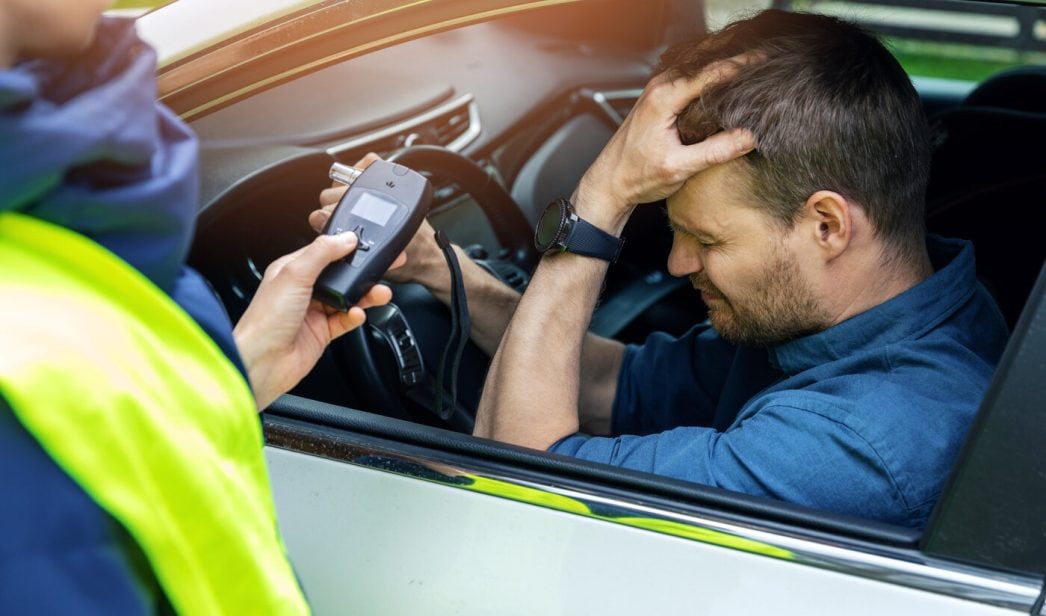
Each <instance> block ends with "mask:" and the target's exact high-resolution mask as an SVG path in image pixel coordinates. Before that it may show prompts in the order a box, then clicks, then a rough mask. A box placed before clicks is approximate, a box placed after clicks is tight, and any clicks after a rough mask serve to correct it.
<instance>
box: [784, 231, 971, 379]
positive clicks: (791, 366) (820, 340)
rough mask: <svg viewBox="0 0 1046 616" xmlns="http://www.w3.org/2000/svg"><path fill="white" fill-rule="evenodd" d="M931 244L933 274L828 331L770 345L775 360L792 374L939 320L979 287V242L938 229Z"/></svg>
mask: <svg viewBox="0 0 1046 616" xmlns="http://www.w3.org/2000/svg"><path fill="white" fill-rule="evenodd" d="M926 245H927V249H928V250H929V253H930V260H931V262H932V263H933V265H934V267H935V269H936V271H935V273H934V274H933V275H932V276H930V277H929V278H927V279H926V280H924V281H922V282H920V283H919V284H917V285H915V286H914V287H912V288H910V289H908V290H907V291H905V292H903V293H901V294H900V295H897V296H896V297H893V298H891V299H889V300H887V301H885V302H883V303H881V304H879V305H878V306H875V307H874V308H871V309H869V310H866V311H865V312H862V313H861V314H858V315H856V316H853V317H851V318H849V319H847V320H845V321H843V322H842V323H839V324H837V325H834V326H832V327H829V328H828V329H826V330H824V331H822V332H818V333H816V334H811V335H809V336H805V337H803V338H799V339H797V340H792V341H790V342H786V343H784V344H780V345H777V346H775V347H772V348H770V349H769V355H770V362H771V363H772V364H773V365H774V366H775V367H776V368H777V369H779V370H781V371H783V372H785V373H786V374H798V373H800V372H802V371H804V370H808V369H810V368H813V367H814V366H818V365H821V364H824V363H827V362H831V361H835V360H838V359H841V358H843V357H847V356H851V355H854V354H856V353H860V352H862V351H867V350H870V349H874V348H880V347H882V346H885V345H888V344H892V343H895V342H898V341H901V340H904V339H906V338H911V337H915V336H918V335H920V334H922V333H924V332H926V331H928V330H930V329H932V328H933V327H935V326H937V325H938V324H939V323H940V322H941V321H943V320H945V319H946V318H947V317H948V316H950V315H951V314H952V313H954V312H955V311H956V310H957V309H958V308H959V306H961V305H962V304H963V303H964V302H965V301H966V300H967V299H969V297H970V296H971V295H972V294H973V292H974V290H975V289H976V285H977V277H976V274H975V268H974V256H973V245H972V244H971V243H970V242H968V241H966V240H958V239H945V238H942V237H938V236H933V235H931V236H928V237H927V241H926Z"/></svg>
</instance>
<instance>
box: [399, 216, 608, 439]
mask: <svg viewBox="0 0 1046 616" xmlns="http://www.w3.org/2000/svg"><path fill="white" fill-rule="evenodd" d="M432 236H433V231H432V228H431V227H430V226H429V225H428V223H425V224H424V225H423V226H422V228H421V230H420V231H419V232H418V238H417V239H416V240H415V241H414V242H413V244H426V243H428V241H429V240H430V239H431V238H432ZM431 243H432V246H431V247H424V246H422V247H420V250H417V251H411V249H408V261H407V263H408V265H407V266H406V267H405V268H403V269H405V270H410V271H409V272H404V271H401V270H397V271H396V272H390V273H389V277H390V278H391V279H394V280H406V279H410V280H413V281H414V282H418V283H420V284H422V285H424V286H425V287H426V288H427V289H428V290H429V291H431V292H432V294H433V295H435V296H436V297H437V298H439V300H440V301H442V302H443V303H445V304H447V305H450V296H451V283H450V271H449V269H448V268H447V264H446V261H445V260H444V258H443V254H442V253H441V252H440V251H439V249H438V247H437V246H436V244H435V241H434V240H433V241H432V242H431ZM413 244H412V247H414V248H419V247H418V246H413ZM454 251H455V252H456V253H457V256H458V262H459V263H460V264H461V274H462V280H463V282H464V286H465V295H466V297H467V298H468V304H469V316H470V318H471V319H472V340H473V341H474V342H475V343H476V345H477V346H479V347H480V348H481V349H483V351H484V352H486V353H487V354H488V355H492V356H493V355H495V353H496V351H497V349H498V345H499V344H500V343H501V340H502V338H503V337H504V335H505V331H506V330H507V329H508V327H509V321H510V320H511V319H512V315H513V314H514V313H515V312H516V307H517V306H518V305H519V301H520V294H519V293H518V292H517V291H516V290H515V289H513V288H511V287H509V286H508V285H506V284H505V283H503V282H501V281H500V280H498V279H497V278H495V277H494V276H492V275H491V274H490V272H488V271H487V270H485V269H483V268H482V267H480V265H479V264H477V263H476V262H475V261H473V260H471V259H469V258H468V256H467V255H465V252H464V251H463V250H462V249H461V248H460V247H458V246H454ZM422 252H423V254H424V255H426V256H421V254H417V253H422ZM412 261H414V262H419V263H416V265H417V267H414V268H412ZM530 284H531V285H533V284H534V283H533V281H531V283H530ZM556 320H558V319H557V317H555V316H554V315H553V316H551V318H550V319H549V325H552V326H554V322H555V321H556ZM585 329H587V323H586V324H585V326H583V327H582V329H581V331H582V333H583V335H582V344H581V351H580V355H579V363H578V364H575V365H580V366H581V370H582V377H583V378H582V380H581V382H580V384H579V396H580V399H579V404H576V405H575V406H574V408H576V409H578V413H579V417H578V418H577V419H578V420H579V421H580V423H581V425H583V426H584V427H585V430H586V431H587V432H589V433H590V434H609V433H610V421H611V417H610V415H611V407H612V405H613V402H614V396H615V392H616V391H617V376H618V373H619V372H620V369H621V360H622V358H623V357H624V354H625V346H624V345H623V344H621V343H620V342H618V341H616V340H611V339H608V338H602V337H600V336H597V335H595V334H592V333H588V332H585V331H584V330H585Z"/></svg>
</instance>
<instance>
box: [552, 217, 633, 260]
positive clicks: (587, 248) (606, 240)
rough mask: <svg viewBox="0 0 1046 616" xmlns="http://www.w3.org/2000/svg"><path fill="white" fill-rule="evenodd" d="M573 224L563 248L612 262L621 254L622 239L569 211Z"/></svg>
mask: <svg viewBox="0 0 1046 616" xmlns="http://www.w3.org/2000/svg"><path fill="white" fill-rule="evenodd" d="M571 217H572V218H573V224H572V225H570V231H569V232H568V234H567V237H566V239H565V240H563V249H564V250H566V251H567V252H572V253H574V254H579V255H584V256H586V257H595V258H597V259H603V260H604V261H609V262H611V263H614V262H616V261H617V257H618V255H619V254H621V246H622V245H624V243H625V242H624V240H622V239H621V238H619V237H617V236H615V235H611V234H609V233H607V232H606V231H604V230H602V229H600V228H599V227H597V226H595V225H593V224H592V223H590V222H588V221H586V220H584V219H582V218H581V217H579V216H578V215H577V214H574V213H573V212H571Z"/></svg>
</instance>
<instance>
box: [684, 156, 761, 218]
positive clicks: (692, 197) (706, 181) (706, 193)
mask: <svg viewBox="0 0 1046 616" xmlns="http://www.w3.org/2000/svg"><path fill="white" fill-rule="evenodd" d="M744 174H745V171H744V170H743V169H741V168H739V165H738V161H732V162H730V163H724V164H721V165H716V166H715V167H710V168H708V169H706V170H704V171H701V172H699V173H697V174H696V175H694V176H692V177H691V178H690V179H689V180H687V181H686V182H685V183H684V184H683V185H682V186H681V187H680V189H679V190H678V191H676V192H675V193H674V194H672V195H671V196H670V197H669V198H668V199H667V200H666V202H667V205H668V208H667V209H668V217H669V220H670V221H671V222H672V224H673V225H675V226H678V227H681V228H683V229H686V230H688V231H692V232H703V233H707V234H711V235H720V234H724V233H728V232H729V231H730V230H731V229H735V228H738V227H747V226H749V224H752V223H755V222H763V223H765V222H767V220H766V219H767V213H766V212H765V210H764V209H763V208H760V207H757V206H756V205H755V203H754V198H755V197H754V196H753V195H752V194H751V192H750V190H749V182H748V181H747V179H746V176H745V175H744Z"/></svg>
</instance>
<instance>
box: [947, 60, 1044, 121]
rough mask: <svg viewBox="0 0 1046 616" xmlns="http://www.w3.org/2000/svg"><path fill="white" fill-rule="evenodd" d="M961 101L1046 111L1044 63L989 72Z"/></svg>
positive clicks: (975, 104)
mask: <svg viewBox="0 0 1046 616" xmlns="http://www.w3.org/2000/svg"><path fill="white" fill-rule="evenodd" d="M963 104H964V105H968V106H976V107H1003V108H1006V109H1013V110H1015V111H1027V112H1031V113H1046V66H1022V67H1020V68H1014V69H1009V70H1006V71H1003V72H1001V73H998V74H997V75H993V76H992V77H989V78H988V79H986V80H985V81H984V82H983V83H981V84H980V85H978V86H977V87H976V88H974V90H973V92H970V94H969V95H968V96H967V97H966V101H965V102H964V103H963Z"/></svg>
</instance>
